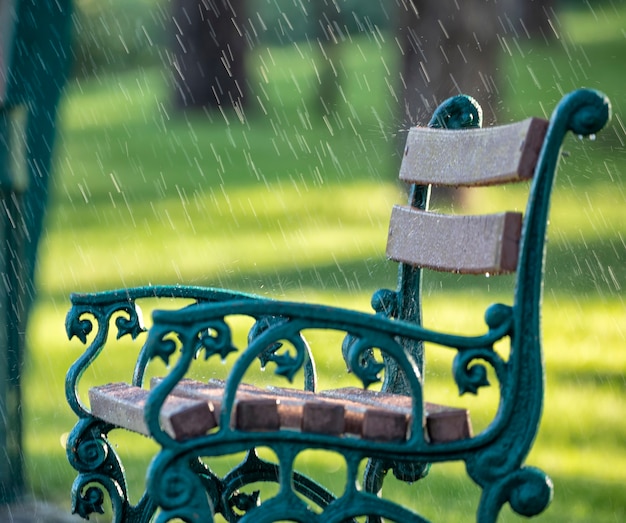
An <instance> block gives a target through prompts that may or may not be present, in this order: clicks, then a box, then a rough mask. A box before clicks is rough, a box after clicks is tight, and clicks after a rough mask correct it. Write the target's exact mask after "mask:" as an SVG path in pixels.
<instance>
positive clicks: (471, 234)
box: [66, 89, 610, 523]
mask: <svg viewBox="0 0 626 523" xmlns="http://www.w3.org/2000/svg"><path fill="white" fill-rule="evenodd" d="M609 113H610V104H609V101H608V99H607V98H606V97H605V96H604V95H603V94H601V93H598V92H596V91H591V90H586V89H581V90H578V91H575V92H573V93H570V94H569V95H567V96H565V97H564V98H563V100H562V101H561V102H560V103H559V105H558V106H557V108H556V109H555V111H554V113H553V115H552V117H551V119H550V121H549V122H548V121H545V120H541V119H535V118H531V119H528V120H524V121H522V122H519V123H515V124H510V125H505V126H501V127H493V128H486V129H480V117H481V110H480V107H479V106H478V105H477V104H476V102H475V101H474V100H472V99H471V98H469V97H466V96H459V97H454V98H452V99H450V100H448V101H447V102H444V104H442V105H441V106H440V107H439V108H438V109H437V111H436V112H435V115H434V116H433V118H432V120H431V122H430V124H429V128H412V129H411V130H410V131H409V135H408V139H407V145H406V150H405V154H404V158H403V161H402V166H401V169H400V177H401V179H402V180H404V181H405V182H407V183H408V184H409V186H410V198H409V205H408V206H396V207H394V209H393V211H392V214H391V224H390V229H389V237H388V245H387V255H388V257H389V258H390V259H392V260H395V261H397V262H399V277H398V288H397V290H395V291H392V290H384V289H383V290H379V291H377V292H376V293H374V295H373V298H372V307H373V309H374V311H375V312H374V313H373V314H368V313H362V312H356V311H351V310H345V309H339V308H336V307H330V306H323V305H313V304H307V303H290V302H284V301H278V300H271V299H267V298H262V297H258V296H253V295H249V294H243V293H238V292H235V291H228V290H220V289H211V288H201V287H181V286H172V287H145V288H135V289H124V290H119V291H111V292H106V293H98V294H74V295H72V298H71V299H72V308H71V310H70V311H69V313H68V316H67V321H66V327H67V333H68V336H69V337H70V338H72V337H74V336H76V337H78V338H79V339H80V340H81V341H82V342H83V343H84V344H86V345H87V348H86V350H85V352H84V354H83V355H82V356H81V357H80V358H79V359H78V361H77V362H76V363H75V364H74V366H73V367H72V368H71V369H70V370H69V372H68V375H67V381H66V384H67V387H66V391H67V399H68V402H69V404H70V406H71V407H72V409H73V410H74V411H75V413H76V414H77V416H78V417H79V421H78V423H77V424H76V426H75V428H74V429H73V431H72V433H71V435H70V438H69V440H68V445H67V453H68V458H69V461H70V463H71V464H72V465H73V466H74V468H75V469H76V470H77V471H78V477H77V479H76V481H75V483H74V486H73V503H74V510H75V511H76V512H78V513H79V514H81V515H82V516H84V517H87V516H88V515H89V514H90V513H92V512H96V511H100V510H101V506H102V503H103V499H104V494H103V490H104V491H107V493H108V495H109V496H110V498H111V500H112V504H113V507H114V512H115V518H116V521H129V522H130V521H132V522H139V521H141V522H143V521H149V520H151V518H153V517H154V518H156V521H159V522H162V521H169V520H170V519H174V518H180V519H182V520H184V521H193V522H195V521H213V516H214V515H215V514H221V515H222V516H223V517H224V518H225V519H226V520H228V521H252V520H254V521H255V523H259V522H265V521H278V520H289V521H307V522H308V521H312V522H319V521H325V522H326V521H353V520H355V518H360V517H363V516H367V517H368V521H372V522H374V521H380V520H381V518H385V519H389V520H393V521H399V522H408V521H425V519H424V518H423V517H422V516H420V515H418V514H416V513H414V512H413V511H412V510H409V509H408V508H407V507H403V506H400V505H399V504H396V503H394V502H392V501H390V500H388V499H385V497H384V496H382V487H383V483H384V479H385V476H386V475H387V473H388V472H390V471H392V472H393V474H394V475H395V476H396V477H397V478H399V479H401V480H404V481H407V482H413V481H416V480H419V479H421V478H423V477H424V476H426V475H427V472H428V470H429V467H430V464H434V463H439V462H445V461H459V460H460V461H464V462H465V465H466V469H467V473H468V475H469V476H470V477H471V479H472V480H473V481H474V482H475V483H477V484H478V485H479V486H480V487H481V489H482V495H481V498H480V503H479V506H478V511H477V515H476V519H477V521H480V522H482V523H485V522H492V521H495V520H496V519H497V517H498V514H499V512H500V509H501V507H502V506H503V505H504V504H505V503H507V502H508V503H509V504H510V506H511V508H512V509H513V510H514V511H515V512H517V513H519V514H522V515H525V516H532V515H536V514H538V513H540V512H542V511H543V510H544V509H545V508H546V506H547V505H548V504H549V502H550V500H551V498H552V484H551V481H550V479H549V478H548V477H547V475H546V474H545V473H544V472H542V471H540V470H538V469H536V468H533V467H527V466H525V465H524V460H525V458H526V456H527V454H528V452H529V450H530V448H531V446H532V443H533V440H534V438H535V435H536V432H537V429H538V424H539V420H540V415H541V409H542V401H543V386H544V385H543V381H544V369H543V359H542V353H541V330H540V318H541V300H542V286H543V264H544V251H545V239H546V227H547V221H548V211H549V204H550V193H551V190H552V186H553V182H554V176H555V170H556V166H557V162H558V158H559V155H560V149H561V144H562V141H563V139H564V136H565V135H566V133H567V132H568V131H572V132H574V133H575V134H577V135H585V136H586V135H590V134H593V133H596V132H598V131H599V130H600V129H602V127H604V125H605V124H606V122H607V121H608V119H609ZM530 179H532V181H531V183H530V191H529V198H528V203H527V208H526V212H525V213H524V215H523V216H522V215H521V214H520V213H514V212H504V213H499V214H491V215H483V216H460V215H443V214H436V213H431V212H429V211H428V200H429V190H430V187H431V186H433V185H444V186H482V185H491V184H503V183H510V182H518V181H524V180H530ZM424 268H427V269H434V270H440V271H450V272H455V273H472V274H489V275H497V274H504V273H510V272H513V271H515V272H516V285H515V290H514V296H513V303H512V304H511V305H503V304H495V305H492V306H490V307H489V308H488V309H487V310H486V312H485V323H486V327H485V328H484V333H483V334H481V335H477V336H462V335H457V334H450V333H446V332H438V331H434V330H431V329H427V328H424V327H423V326H422V322H421V306H422V304H421V301H422V300H421V277H422V270H423V269H424ZM148 297H168V298H172V297H174V298H184V299H187V300H189V299H191V300H192V301H193V303H192V304H191V305H185V306H183V307H181V308H179V309H177V310H157V311H155V312H154V313H153V324H152V326H151V327H150V329H149V330H148V332H147V337H146V339H145V343H144V344H143V346H142V348H141V351H140V353H139V356H138V358H137V363H136V366H135V368H134V374H133V377H132V380H129V381H128V382H120V383H110V384H103V385H101V386H98V387H93V388H91V389H90V391H89V399H90V408H87V407H86V406H85V405H83V404H82V403H81V401H80V398H79V394H78V383H79V380H80V378H81V376H82V375H83V373H84V371H85V370H86V369H87V368H88V367H89V366H90V365H91V364H92V363H93V361H94V360H95V359H96V358H97V356H98V355H99V354H100V352H101V351H102V350H103V349H104V347H105V345H106V344H107V336H108V331H109V327H110V326H112V325H113V324H115V326H116V328H117V336H118V337H121V336H124V335H130V336H132V337H133V338H135V337H137V336H139V335H141V334H142V333H143V332H144V329H143V327H142V324H141V316H140V311H139V309H138V307H137V300H140V299H142V298H148ZM240 317H243V318H247V319H248V324H246V325H247V326H246V330H247V342H246V343H242V342H240V341H234V340H238V339H239V338H238V337H237V334H236V333H235V332H234V328H235V327H236V326H237V325H239V324H240V323H238V322H237V318H240ZM94 324H95V326H96V328H95V332H92V331H93V330H94ZM250 325H251V327H250ZM234 326H235V327H234ZM314 330H322V331H339V332H340V333H342V334H341V336H342V339H343V342H342V343H341V346H336V347H321V350H322V351H328V350H337V351H341V352H342V354H343V357H344V359H345V362H346V364H347V367H348V369H349V371H350V372H351V373H352V374H353V375H354V376H356V377H357V378H358V379H359V380H360V382H361V383H362V385H363V386H362V388H354V387H353V388H339V389H335V390H329V391H320V390H318V386H317V375H316V364H315V359H314V354H318V358H319V357H322V356H323V354H324V353H323V352H318V350H319V349H318V347H317V346H312V345H311V346H310V345H309V343H308V342H307V340H306V339H305V336H304V334H303V332H304V331H306V332H307V333H308V332H309V331H314ZM502 340H504V342H505V343H507V344H508V347H509V348H508V356H506V357H505V356H503V355H502V352H501V351H497V350H495V349H494V345H495V344H496V343H498V342H500V343H502ZM425 344H434V345H438V346H440V347H443V349H442V350H446V349H447V350H450V351H453V353H454V359H453V365H452V369H451V378H452V379H453V380H454V382H456V385H457V387H458V389H459V392H460V394H464V393H468V392H470V393H476V392H477V391H478V390H479V389H480V388H481V387H485V386H488V385H489V382H488V380H487V367H490V368H491V369H492V372H493V373H494V374H495V377H496V379H497V381H498V384H499V402H498V407H497V412H496V414H495V416H494V417H493V420H492V421H491V423H490V424H489V425H488V426H487V427H486V428H485V429H483V430H481V431H479V432H478V433H477V434H473V431H472V426H471V422H470V415H469V412H468V411H467V410H465V409H463V408H457V407H447V406H441V405H434V404H430V403H427V402H425V398H424V397H423V396H424V394H423V378H422V376H423V367H424V346H425ZM244 345H245V346H244ZM320 354H321V355H322V356H320ZM152 360H162V361H163V362H165V363H167V364H168V365H169V372H168V373H167V375H165V376H163V377H160V378H153V379H152V380H150V381H151V383H150V385H149V386H148V385H147V384H144V381H148V380H147V379H144V378H145V376H146V367H147V365H148V363H149V362H151V361H152ZM196 360H201V361H198V362H197V365H205V366H206V369H207V370H208V372H210V369H211V368H215V367H212V366H215V365H220V367H221V366H222V365H221V363H219V362H220V360H225V361H226V362H227V363H231V365H230V367H229V372H228V376H227V377H226V379H225V380H224V381H219V380H210V381H208V382H200V381H196V380H193V379H189V378H188V376H189V371H190V368H191V367H192V364H193V362H194V361H196ZM258 365H261V366H263V367H265V366H268V368H271V369H273V370H274V372H275V374H276V376H278V378H280V380H282V381H281V384H280V385H279V386H273V387H262V386H255V385H254V384H250V383H247V382H246V380H245V376H246V373H247V372H248V371H249V370H250V369H251V368H254V367H256V366H258ZM383 374H384V379H383V380H382V385H381V386H380V390H370V389H369V387H370V386H371V385H373V384H375V383H377V382H380V381H381V375H383ZM296 376H300V377H302V376H303V377H302V379H301V381H302V383H303V387H302V389H303V390H299V389H297V388H295V387H293V386H292V387H290V386H289V384H290V382H291V381H292V380H293V379H294V377H296ZM117 428H124V429H126V430H130V431H133V432H137V433H140V434H145V435H148V436H150V437H151V438H153V439H154V440H155V441H156V442H157V443H158V445H159V446H160V448H161V450H160V451H159V452H158V453H157V455H156V456H155V457H154V459H153V461H152V463H151V466H150V468H149V471H148V476H147V487H146V492H145V493H144V495H143V497H142V498H141V500H140V501H139V502H138V504H136V505H133V504H132V503H131V502H130V501H129V497H128V492H127V485H126V481H125V477H124V468H123V465H122V463H121V461H120V459H119V458H118V456H117V453H116V452H115V450H114V448H113V446H112V445H111V443H110V442H109V440H108V434H109V432H110V431H112V430H114V429H117ZM261 447H268V448H270V449H272V450H273V452H274V453H275V455H276V457H277V462H276V463H274V462H271V461H268V460H267V459H264V458H261V457H260V456H259V454H258V453H257V449H258V448H261ZM308 449H326V450H330V451H333V452H336V453H337V454H338V455H340V456H342V458H343V460H344V461H345V463H346V467H347V478H346V483H345V488H344V490H342V491H341V492H331V491H330V490H328V489H327V488H325V487H323V486H321V485H319V484H318V483H316V482H315V481H313V480H312V479H311V478H308V477H307V476H306V475H304V474H302V473H301V472H298V471H297V470H295V467H294V461H295V459H296V458H297V456H298V455H299V454H300V453H301V452H303V451H306V450H308ZM239 452H244V453H245V456H246V457H245V459H243V461H242V462H241V463H239V464H237V465H236V466H235V467H234V468H233V469H232V470H230V472H228V473H227V474H226V475H224V476H218V475H217V474H216V473H215V472H214V470H212V469H211V458H212V457H215V456H224V455H231V454H236V453H239ZM364 460H367V466H366V467H365V471H364V473H363V477H361V478H360V479H361V482H360V483H361V485H362V487H361V488H357V484H358V482H357V479H359V471H360V470H361V469H360V468H359V465H360V464H361V463H362V462H363V461H364ZM425 481H427V480H425ZM265 482H273V483H277V484H278V493H276V494H275V495H273V496H272V497H270V498H269V499H263V500H262V499H261V496H260V494H259V492H258V491H256V490H255V491H253V492H251V493H250V492H244V491H242V490H240V489H242V487H244V486H247V485H253V484H255V485H256V484H259V483H261V484H262V483H265ZM312 508H314V510H313V509H312Z"/></svg>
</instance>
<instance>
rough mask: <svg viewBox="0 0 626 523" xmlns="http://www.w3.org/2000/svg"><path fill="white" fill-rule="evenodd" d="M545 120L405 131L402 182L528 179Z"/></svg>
mask: <svg viewBox="0 0 626 523" xmlns="http://www.w3.org/2000/svg"><path fill="white" fill-rule="evenodd" d="M547 128H548V122H547V121H546V120H542V119H539V118H528V119H527V120H524V121H522V122H517V123H513V124H509V125H501V126H497V127H486V128H484V129H467V130H460V131H453V130H447V129H431V128H426V127H413V128H411V129H410V130H409V134H408V137H407V141H406V147H405V152H404V157H403V159H402V165H401V166H400V179H401V180H404V181H406V182H410V183H416V184H421V185H428V184H433V185H446V186H472V185H474V186H478V185H492V184H497V183H507V182H515V181H520V180H527V179H529V178H531V177H532V176H533V174H534V171H535V167H536V165H537V160H538V158H539V153H540V151H541V147H542V145H543V141H544V138H545V135H546V130H547Z"/></svg>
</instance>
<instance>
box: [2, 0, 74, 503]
mask: <svg viewBox="0 0 626 523" xmlns="http://www.w3.org/2000/svg"><path fill="white" fill-rule="evenodd" d="M71 8H72V0H0V505H1V504H5V503H9V502H11V501H14V500H16V499H19V498H20V497H22V496H23V494H24V492H25V472H24V452H23V448H22V443H23V438H22V419H23V418H22V411H23V404H22V394H21V392H22V391H21V384H20V381H21V378H22V368H23V365H22V363H23V361H24V352H25V331H26V323H27V316H28V312H29V308H30V304H31V303H32V301H33V298H34V273H35V263H36V258H37V246H38V243H39V238H40V236H41V231H42V227H43V219H44V212H45V207H46V202H47V196H48V186H49V178H50V171H51V163H52V146H53V142H54V138H55V131H56V112H57V107H58V103H59V99H60V96H61V92H62V88H63V85H64V83H65V79H66V77H67V74H68V70H69V57H70V22H71Z"/></svg>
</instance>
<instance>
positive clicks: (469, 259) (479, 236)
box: [387, 205, 522, 274]
mask: <svg viewBox="0 0 626 523" xmlns="http://www.w3.org/2000/svg"><path fill="white" fill-rule="evenodd" d="M521 232H522V215H521V214H520V213H516V212H504V213H498V214H488V215H476V216H454V215H446V214H437V213H432V212H426V211H420V210H418V209H414V208H412V207H406V206H399V205H396V206H394V208H393V211H392V214H391V223H390V225H389V236H388V238H387V256H388V257H389V258H390V259H392V260H395V261H397V262H402V263H407V264H409V265H414V266H417V267H425V268H429V269H434V270H439V271H447V272H458V273H463V274H486V273H489V274H503V273H508V272H512V271H515V269H516V268H517V258H518V252H519V239H520V236H521Z"/></svg>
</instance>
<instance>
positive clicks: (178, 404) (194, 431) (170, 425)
mask: <svg viewBox="0 0 626 523" xmlns="http://www.w3.org/2000/svg"><path fill="white" fill-rule="evenodd" d="M148 395H149V391H147V390H145V389H142V388H140V387H135V386H132V385H129V384H127V383H111V384H108V385H103V386H100V387H92V388H91V389H89V401H90V404H91V412H92V414H93V415H94V416H96V417H97V418H100V419H102V420H104V421H107V422H109V423H111V424H113V425H116V426H118V427H123V428H125V429H128V430H131V431H133V432H138V433H139V434H144V435H146V436H149V435H150V434H149V431H148V427H147V426H146V423H145V421H144V408H145V405H146V401H147V399H148ZM213 410H214V409H213V405H212V404H211V403H210V402H208V401H205V400H198V399H190V398H186V397H181V396H176V395H170V396H169V397H168V398H167V400H166V401H165V403H164V405H163V408H162V409H161V415H160V418H159V421H160V423H161V426H162V427H163V430H164V431H165V432H167V433H168V434H169V435H170V436H171V437H172V438H174V439H176V440H183V439H187V438H190V437H194V436H198V435H201V434H205V433H206V432H207V431H208V430H210V429H212V428H214V427H215V426H217V422H216V419H215V416H214V412H213Z"/></svg>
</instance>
